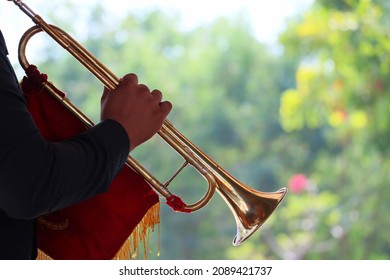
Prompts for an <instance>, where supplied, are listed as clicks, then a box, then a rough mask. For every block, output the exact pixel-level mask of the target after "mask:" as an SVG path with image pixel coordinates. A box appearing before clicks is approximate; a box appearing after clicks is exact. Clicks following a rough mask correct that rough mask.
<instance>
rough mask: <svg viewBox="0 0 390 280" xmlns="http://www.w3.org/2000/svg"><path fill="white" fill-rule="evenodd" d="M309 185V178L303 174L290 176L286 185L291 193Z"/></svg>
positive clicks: (300, 190)
mask: <svg viewBox="0 0 390 280" xmlns="http://www.w3.org/2000/svg"><path fill="white" fill-rule="evenodd" d="M308 185H309V179H308V178H307V177H306V176H305V175H303V174H295V175H293V176H291V178H290V180H289V182H288V187H289V189H290V191H291V192H293V193H300V192H302V191H303V190H305V189H306V187H307V186H308Z"/></svg>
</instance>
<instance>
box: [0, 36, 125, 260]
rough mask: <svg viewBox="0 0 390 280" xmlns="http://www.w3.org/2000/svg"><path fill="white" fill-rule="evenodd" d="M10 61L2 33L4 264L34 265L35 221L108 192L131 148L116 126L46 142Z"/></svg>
mask: <svg viewBox="0 0 390 280" xmlns="http://www.w3.org/2000/svg"><path fill="white" fill-rule="evenodd" d="M7 55H8V52H7V48H6V46H5V42H4V39H3V36H2V33H1V31H0V131H1V135H0V259H34V258H36V254H37V248H36V237H35V218H36V217H38V216H40V215H42V214H45V213H49V212H52V211H55V210H58V209H62V208H64V207H67V206H69V205H73V204H75V203H78V202H80V201H83V200H85V199H87V198H89V197H91V196H93V195H95V194H99V193H102V192H105V191H107V190H108V187H109V185H110V183H111V181H112V180H113V178H114V177H115V176H116V174H117V173H118V172H119V171H120V170H121V168H122V167H123V165H124V162H125V160H126V158H127V156H128V151H129V145H130V143H129V141H128V137H127V134H126V132H125V130H124V129H123V127H122V126H121V125H120V124H119V123H117V122H115V121H113V120H107V121H104V122H101V123H99V124H98V125H96V126H95V127H93V128H92V129H89V130H88V131H87V132H85V133H83V134H81V135H78V136H77V137H75V138H73V139H71V140H69V141H64V142H61V143H49V142H47V141H45V140H44V139H43V138H42V136H41V135H40V133H39V130H38V129H37V127H36V125H35V123H34V121H33V119H32V118H31V115H30V113H29V112H28V110H27V108H26V105H25V101H24V99H23V97H22V93H21V90H20V87H19V83H18V79H17V77H16V75H15V73H14V71H13V68H12V66H11V64H10V62H9V60H8V57H7Z"/></svg>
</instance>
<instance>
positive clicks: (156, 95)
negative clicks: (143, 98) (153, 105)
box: [151, 89, 162, 103]
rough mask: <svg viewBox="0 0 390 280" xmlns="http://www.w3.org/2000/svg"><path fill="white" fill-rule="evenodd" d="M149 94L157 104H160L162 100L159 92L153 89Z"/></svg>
mask: <svg viewBox="0 0 390 280" xmlns="http://www.w3.org/2000/svg"><path fill="white" fill-rule="evenodd" d="M151 94H152V96H153V98H155V99H156V101H157V102H158V103H160V102H161V100H162V93H161V91H159V90H158V89H155V90H153V91H152V92H151Z"/></svg>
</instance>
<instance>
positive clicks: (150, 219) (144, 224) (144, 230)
mask: <svg viewBox="0 0 390 280" xmlns="http://www.w3.org/2000/svg"><path fill="white" fill-rule="evenodd" d="M156 225H157V227H158V251H157V255H159V254H160V203H156V205H154V206H153V207H152V208H150V209H149V210H148V212H147V213H146V214H145V216H144V217H143V218H142V220H141V222H139V224H138V225H137V226H136V227H135V228H134V230H133V232H132V233H131V235H130V236H129V238H128V239H127V240H126V241H125V242H124V243H123V245H122V247H121V248H120V249H119V251H118V252H117V253H116V255H115V257H114V260H130V259H134V258H139V256H140V252H139V251H140V246H139V245H140V243H142V244H143V258H144V259H147V257H148V252H151V251H150V249H149V244H148V241H149V240H150V233H152V232H154V230H155V226H156Z"/></svg>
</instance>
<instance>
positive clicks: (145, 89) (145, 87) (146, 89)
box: [138, 84, 150, 93]
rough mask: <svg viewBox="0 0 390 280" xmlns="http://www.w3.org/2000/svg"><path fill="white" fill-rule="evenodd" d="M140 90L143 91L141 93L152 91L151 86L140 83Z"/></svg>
mask: <svg viewBox="0 0 390 280" xmlns="http://www.w3.org/2000/svg"><path fill="white" fill-rule="evenodd" d="M138 92H141V93H150V90H149V87H148V86H147V85H144V84H139V85H138Z"/></svg>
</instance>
